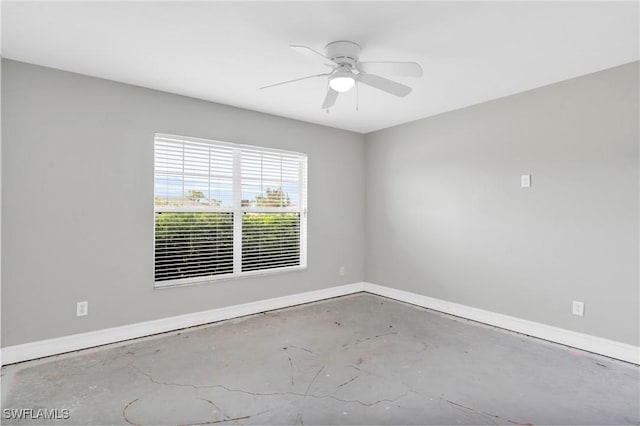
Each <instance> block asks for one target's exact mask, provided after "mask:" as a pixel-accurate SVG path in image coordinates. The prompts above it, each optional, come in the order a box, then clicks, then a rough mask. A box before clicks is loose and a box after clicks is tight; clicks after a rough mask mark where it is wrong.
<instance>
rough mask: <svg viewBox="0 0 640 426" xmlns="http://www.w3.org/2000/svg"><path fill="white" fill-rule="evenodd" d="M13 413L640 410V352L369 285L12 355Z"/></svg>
mask: <svg viewBox="0 0 640 426" xmlns="http://www.w3.org/2000/svg"><path fill="white" fill-rule="evenodd" d="M3 373H4V377H3V389H2V401H3V408H34V409H37V408H49V409H53V408H57V409H69V410H70V419H68V420H66V421H61V420H58V421H51V420H48V421H30V422H26V421H9V420H4V422H3V423H4V424H25V423H33V424H45V423H46V424H82V425H88V424H137V425H148V424H154V425H164V424H171V425H178V424H180V425H181V424H201V425H202V424H215V423H231V424H306V425H309V424H638V422H639V421H640V413H639V411H640V408H639V405H640V402H639V398H640V395H639V393H640V390H639V384H640V382H639V380H640V378H639V370H638V367H637V366H633V365H631V364H627V363H624V362H619V361H615V360H612V359H609V358H605V357H601V356H597V355H593V354H589V353H586V352H582V351H578V350H575V349H571V348H567V347H564V346H561V345H555V344H551V343H548V342H544V341H542V340H538V339H533V338H529V337H526V336H523V335H519V334H516V333H511V332H506V331H503V330H499V329H496V328H492V327H488V326H484V325H481V324H477V323H474V322H470V321H466V320H462V319H459V318H455V317H451V316H447V315H443V314H440V313H436V312H433V311H429V310H426V309H422V308H418V307H414V306H411V305H407V304H404V303H399V302H395V301H392V300H389V299H385V298H381V297H377V296H372V295H369V294H357V295H352V296H346V297H341V298H337V299H331V300H326V301H322V302H317V303H313V304H308V305H303V306H298V307H294V308H289V309H283V310H279V311H274V312H269V313H266V314H260V315H254V316H250V317H246V318H241V319H238V320H232V321H225V322H221V323H217V324H214V325H209V326H205V327H200V328H197V329H190V330H188V331H184V332H181V333H171V334H166V335H163V336H161V337H154V338H147V339H141V340H137V341H132V342H130V343H128V344H124V345H120V346H115V347H109V348H102V349H96V350H91V351H83V352H79V353H76V354H72V355H64V356H59V357H52V358H48V359H46V360H40V361H34V362H27V363H22V364H17V365H13V366H9V367H6V368H4V369H3Z"/></svg>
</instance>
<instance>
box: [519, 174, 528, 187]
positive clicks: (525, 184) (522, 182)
mask: <svg viewBox="0 0 640 426" xmlns="http://www.w3.org/2000/svg"><path fill="white" fill-rule="evenodd" d="M520 186H521V187H523V188H529V187H530V186H531V175H522V176H520Z"/></svg>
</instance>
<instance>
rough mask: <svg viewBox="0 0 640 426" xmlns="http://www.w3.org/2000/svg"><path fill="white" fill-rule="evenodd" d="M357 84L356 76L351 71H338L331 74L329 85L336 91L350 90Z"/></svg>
mask: <svg viewBox="0 0 640 426" xmlns="http://www.w3.org/2000/svg"><path fill="white" fill-rule="evenodd" d="M355 84H356V79H355V76H354V75H353V74H352V73H351V72H349V71H338V72H336V73H334V74H332V75H331V76H329V86H331V88H332V89H333V90H335V91H336V92H348V91H349V90H351V88H352V87H353V86H354V85H355Z"/></svg>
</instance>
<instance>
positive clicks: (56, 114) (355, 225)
mask: <svg viewBox="0 0 640 426" xmlns="http://www.w3.org/2000/svg"><path fill="white" fill-rule="evenodd" d="M2 74H3V75H2V79H3V84H2V121H3V126H2V137H3V146H2V149H3V153H2V154H3V155H2V182H3V188H2V206H3V211H2V230H3V234H2V254H3V259H2V261H3V262H2V263H3V268H2V293H3V294H2V295H3V297H2V345H3V346H11V345H15V344H20V343H26V342H31V341H36V340H41V339H47V338H52V337H58V336H63V335H69V334H74V333H80V332H85V331H90V330H97V329H101V328H106V327H113V326H119V325H124V324H130V323H134V322H138V321H145V320H152V319H157V318H163V317H168V316H172V315H179V314H184V313H190V312H196V311H201V310H206V309H211V308H216V307H221V306H227V305H233V304H238V303H243V302H249V301H254V300H260V299H266V298H271V297H277V296H283V295H287V294H292V293H300V292H304V291H310V290H316V289H321V288H325V287H330V286H335V285H340V284H346V283H352V282H358V281H362V279H363V265H364V258H363V256H364V255H363V246H362V243H363V241H364V235H363V232H364V225H363V222H362V217H363V215H364V213H363V208H364V195H363V191H362V188H363V186H364V182H363V177H364V146H363V143H364V142H363V140H364V138H363V136H362V135H360V134H356V133H350V132H346V131H341V130H336V129H331V128H327V127H322V126H317V125H312V124H307V123H303V122H299V121H294V120H289V119H284V118H279V117H275V116H270V115H266V114H260V113H256V112H251V111H246V110H241V109H237V108H232V107H228V106H224V105H217V104H213V103H208V102H203V101H199V100H195V99H190V98H186V97H181V96H176V95H171V94H167V93H162V92H158V91H153V90H148V89H143V88H139V87H134V86H129V85H125V84H120V83H115V82H111V81H106V80H101V79H96V78H92V77H87V76H82V75H78V74H72V73H67V72H62V71H56V70H52V69H48V68H43V67H38V66H33V65H28V64H24V63H19V62H14V61H9V60H3V63H2ZM154 132H165V133H173V134H178V135H186V136H194V137H200V138H211V139H218V140H223V141H229V142H236V143H246V144H252V145H261V146H268V147H274V148H281V149H288V150H295V151H300V152H304V153H306V154H307V155H308V161H309V199H308V206H309V219H308V224H309V229H308V270H307V271H305V272H293V273H287V274H280V275H272V276H265V277H261V278H251V279H249V278H245V279H237V280H229V281H220V282H214V283H210V284H203V285H198V286H189V287H182V288H172V289H163V290H154V289H153V258H152V244H153V134H154ZM341 265H344V266H345V267H346V275H345V276H344V277H339V276H338V268H339V266H341ZM81 300H88V301H89V315H88V316H87V317H80V318H78V317H76V316H75V306H76V302H77V301H81Z"/></svg>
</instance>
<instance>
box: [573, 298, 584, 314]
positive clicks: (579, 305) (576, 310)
mask: <svg viewBox="0 0 640 426" xmlns="http://www.w3.org/2000/svg"><path fill="white" fill-rule="evenodd" d="M572 314H573V315H577V316H579V317H582V316H584V302H578V301H577V300H574V301H573V311H572Z"/></svg>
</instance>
